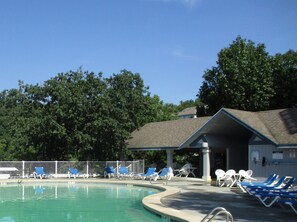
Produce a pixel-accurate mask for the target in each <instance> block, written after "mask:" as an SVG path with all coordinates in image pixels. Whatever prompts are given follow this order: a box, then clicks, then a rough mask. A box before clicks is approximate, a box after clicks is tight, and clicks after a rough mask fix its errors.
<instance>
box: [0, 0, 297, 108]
mask: <svg viewBox="0 0 297 222" xmlns="http://www.w3.org/2000/svg"><path fill="white" fill-rule="evenodd" d="M238 35H240V36H241V37H243V38H246V39H249V40H252V41H254V42H255V43H256V44H258V43H264V44H265V45H266V49H267V51H268V52H269V54H271V55H274V54H275V53H278V52H279V53H285V52H286V51H288V50H289V49H293V50H297V1H296V0H240V1H239V0H84V1H82V0H48V1H46V0H1V1H0V75H1V80H0V91H2V90H4V89H11V88H16V87H17V86H18V80H23V81H24V83H25V84H43V82H44V81H46V80H48V79H50V78H52V77H54V76H55V75H56V74H57V73H61V72H64V73H65V72H67V71H69V70H77V69H78V68H79V67H82V69H83V70H88V71H93V72H95V73H99V72H103V76H104V77H109V76H110V75H112V74H113V73H115V74H116V73H119V72H120V70H122V69H127V70H129V71H132V72H134V73H140V75H141V77H142V79H143V80H144V82H145V85H146V86H149V88H150V89H149V91H150V92H151V93H152V94H157V95H158V96H160V98H161V100H163V101H164V102H166V103H175V104H179V102H180V101H182V100H183V101H184V100H189V99H196V94H197V92H198V90H199V87H200V86H201V83H202V81H203V77H202V76H203V74H204V71H205V70H206V69H208V68H211V67H212V66H215V65H216V61H217V53H218V52H219V51H220V50H221V49H223V48H225V47H228V46H229V45H230V44H231V43H232V41H234V40H235V38H236V37H237V36H238Z"/></svg>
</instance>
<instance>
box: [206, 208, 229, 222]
mask: <svg viewBox="0 0 297 222" xmlns="http://www.w3.org/2000/svg"><path fill="white" fill-rule="evenodd" d="M221 215H224V216H225V219H226V222H229V221H230V222H233V216H232V214H231V213H230V212H229V211H227V210H226V209H225V208H223V207H216V208H214V209H213V210H212V211H211V212H210V213H209V214H208V215H206V216H205V217H204V218H203V219H202V220H201V222H204V221H208V222H209V221H212V220H213V219H215V218H216V217H218V216H221Z"/></svg>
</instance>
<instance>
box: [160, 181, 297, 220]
mask: <svg viewBox="0 0 297 222" xmlns="http://www.w3.org/2000/svg"><path fill="white" fill-rule="evenodd" d="M169 185H170V186H174V187H177V188H179V189H180V193H178V194H174V195H170V196H167V197H163V198H162V199H161V203H162V204H163V205H165V206H167V207H170V208H173V209H176V210H180V211H183V212H186V213H188V214H191V215H193V216H195V218H197V217H200V218H203V217H204V216H205V215H207V214H208V213H209V212H210V211H211V210H212V209H214V208H215V207H224V208H225V209H226V210H228V211H229V212H230V213H231V214H232V215H233V218H234V221H242V222H245V221H249V222H260V221H261V222H266V221H267V222H268V221H269V222H279V221H286V222H293V221H294V222H296V221H297V215H296V214H295V213H294V212H293V210H292V209H291V208H290V207H289V206H280V205H278V204H274V205H273V206H271V207H270V208H266V207H265V206H264V205H263V204H261V203H260V202H259V201H258V200H257V199H255V198H254V197H251V196H249V195H248V194H245V193H243V192H242V191H241V190H240V189H239V188H232V189H230V188H226V187H216V186H211V185H206V184H204V183H203V182H194V181H187V182H185V181H176V182H170V183H169ZM196 221H197V220H196ZM199 221H200V220H199Z"/></svg>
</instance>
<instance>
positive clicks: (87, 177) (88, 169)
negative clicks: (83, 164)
mask: <svg viewBox="0 0 297 222" xmlns="http://www.w3.org/2000/svg"><path fill="white" fill-rule="evenodd" d="M87 178H89V161H87Z"/></svg>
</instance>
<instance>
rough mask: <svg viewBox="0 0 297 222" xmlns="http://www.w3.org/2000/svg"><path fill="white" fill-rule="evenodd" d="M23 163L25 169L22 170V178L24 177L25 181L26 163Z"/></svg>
mask: <svg viewBox="0 0 297 222" xmlns="http://www.w3.org/2000/svg"><path fill="white" fill-rule="evenodd" d="M22 162H23V164H22V165H23V169H22V172H23V173H22V177H23V179H24V178H25V161H24V160H23V161H22Z"/></svg>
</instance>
